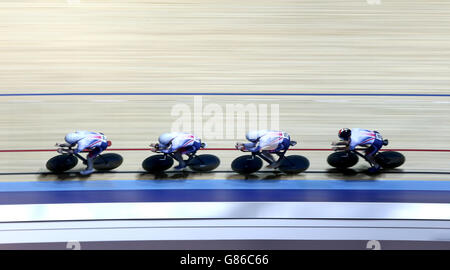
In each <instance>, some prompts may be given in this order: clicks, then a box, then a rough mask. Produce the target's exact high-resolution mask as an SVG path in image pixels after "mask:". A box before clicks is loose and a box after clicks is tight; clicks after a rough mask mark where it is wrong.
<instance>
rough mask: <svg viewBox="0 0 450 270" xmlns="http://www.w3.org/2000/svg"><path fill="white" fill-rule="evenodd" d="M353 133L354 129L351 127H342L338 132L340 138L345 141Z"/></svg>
mask: <svg viewBox="0 0 450 270" xmlns="http://www.w3.org/2000/svg"><path fill="white" fill-rule="evenodd" d="M351 135H352V131H351V130H350V129H349V128H341V130H339V134H338V136H339V138H341V139H342V140H344V141H348V140H349V139H350V136H351Z"/></svg>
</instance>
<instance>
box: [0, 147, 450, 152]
mask: <svg viewBox="0 0 450 270" xmlns="http://www.w3.org/2000/svg"><path fill="white" fill-rule="evenodd" d="M203 150H210V151H238V150H236V149H235V148H205V149H203ZM106 151H150V149H149V148H110V149H106ZM289 151H332V149H331V148H291V149H289ZM381 151H399V152H450V149H381ZM23 152H56V149H4V150H0V153H23Z"/></svg>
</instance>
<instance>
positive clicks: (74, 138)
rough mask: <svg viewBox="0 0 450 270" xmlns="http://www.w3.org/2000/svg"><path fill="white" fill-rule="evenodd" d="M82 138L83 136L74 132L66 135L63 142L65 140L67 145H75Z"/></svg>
mask: <svg viewBox="0 0 450 270" xmlns="http://www.w3.org/2000/svg"><path fill="white" fill-rule="evenodd" d="M84 137H85V134H82V133H80V132H78V131H75V132H72V133H69V134H67V135H66V137H65V138H64V140H66V142H67V143H70V144H75V143H77V142H78V141H79V140H81V139H83V138H84Z"/></svg>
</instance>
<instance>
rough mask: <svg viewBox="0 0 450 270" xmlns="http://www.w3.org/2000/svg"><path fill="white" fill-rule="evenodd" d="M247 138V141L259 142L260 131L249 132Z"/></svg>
mask: <svg viewBox="0 0 450 270" xmlns="http://www.w3.org/2000/svg"><path fill="white" fill-rule="evenodd" d="M245 137H246V138H247V140H249V141H251V142H254V141H256V140H258V138H259V137H260V136H259V131H258V130H250V131H249V132H247V134H245Z"/></svg>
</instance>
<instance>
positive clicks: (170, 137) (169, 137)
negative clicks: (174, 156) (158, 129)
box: [158, 132, 177, 145]
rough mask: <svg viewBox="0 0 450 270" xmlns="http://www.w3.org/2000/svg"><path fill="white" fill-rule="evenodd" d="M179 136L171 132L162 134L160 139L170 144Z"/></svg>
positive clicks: (163, 143) (165, 143)
mask: <svg viewBox="0 0 450 270" xmlns="http://www.w3.org/2000/svg"><path fill="white" fill-rule="evenodd" d="M176 136H177V133H175V132H171V133H163V134H161V136H159V138H158V141H159V143H160V144H162V145H168V144H169V143H170V141H171V140H173V138H175V137H176Z"/></svg>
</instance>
